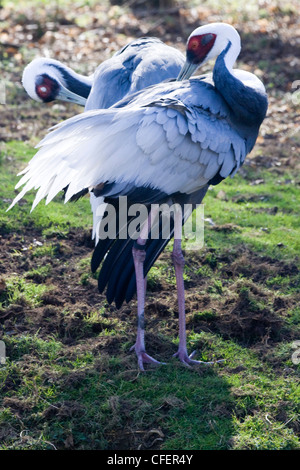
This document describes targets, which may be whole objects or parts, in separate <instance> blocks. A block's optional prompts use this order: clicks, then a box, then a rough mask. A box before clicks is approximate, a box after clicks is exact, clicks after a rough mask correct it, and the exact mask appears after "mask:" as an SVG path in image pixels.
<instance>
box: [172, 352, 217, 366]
mask: <svg viewBox="0 0 300 470" xmlns="http://www.w3.org/2000/svg"><path fill="white" fill-rule="evenodd" d="M196 352H197V351H193V352H192V354H190V355H188V353H187V351H186V350H178V351H177V353H175V354H173V357H178V359H179V360H180V361H181V362H182V363H183V364H184V365H185V366H186V367H191V366H192V365H195V364H205V365H212V364H217V363H219V362H223V361H224V360H225V359H220V360H218V361H207V362H206V361H196V360H195V359H193V356H194V355H195V354H196Z"/></svg>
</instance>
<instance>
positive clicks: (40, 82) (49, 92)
mask: <svg viewBox="0 0 300 470" xmlns="http://www.w3.org/2000/svg"><path fill="white" fill-rule="evenodd" d="M58 88H59V86H58V84H57V82H56V81H55V80H53V79H52V78H50V77H49V76H48V75H46V74H42V75H39V76H38V77H37V78H36V82H35V91H36V94H37V95H38V97H39V98H41V100H42V101H44V102H45V103H47V102H48V101H53V100H54V99H55V97H56V96H57V93H58V91H59V89H58Z"/></svg>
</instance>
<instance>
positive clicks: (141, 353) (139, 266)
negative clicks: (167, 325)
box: [131, 224, 162, 371]
mask: <svg viewBox="0 0 300 470" xmlns="http://www.w3.org/2000/svg"><path fill="white" fill-rule="evenodd" d="M147 235H148V224H146V226H145V227H143V229H142V231H141V235H140V237H139V238H138V240H137V245H136V246H135V247H134V248H133V249H132V255H133V260H134V267H135V276H136V290H137V304H138V305H137V308H138V327H137V337H136V343H135V345H134V346H133V347H132V348H131V350H132V349H134V350H135V352H136V355H137V358H138V366H139V368H140V370H142V371H144V370H145V369H144V363H148V364H149V363H151V364H156V365H158V364H162V363H161V362H159V361H157V360H156V359H153V357H151V356H149V355H148V354H147V353H146V349H145V318H144V307H145V296H146V278H145V279H144V261H145V257H146V251H145V249H144V248H143V246H144V245H145V243H146V241H147V239H146V238H145V237H146V236H147Z"/></svg>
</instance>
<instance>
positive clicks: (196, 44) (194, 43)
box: [189, 38, 199, 51]
mask: <svg viewBox="0 0 300 470" xmlns="http://www.w3.org/2000/svg"><path fill="white" fill-rule="evenodd" d="M198 47H199V41H198V39H196V38H193V39H191V41H190V44H189V49H192V50H193V51H195V50H196V49H198Z"/></svg>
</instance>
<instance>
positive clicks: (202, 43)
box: [186, 33, 217, 64]
mask: <svg viewBox="0 0 300 470" xmlns="http://www.w3.org/2000/svg"><path fill="white" fill-rule="evenodd" d="M216 37H217V36H216V34H213V33H207V34H200V35H198V36H192V37H191V39H190V40H189V42H188V45H187V50H186V55H187V59H188V61H189V62H191V63H192V64H200V63H201V62H202V61H203V60H204V59H205V57H206V56H207V54H208V53H209V51H210V50H211V48H212V47H213V45H214V43H215V40H216Z"/></svg>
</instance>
